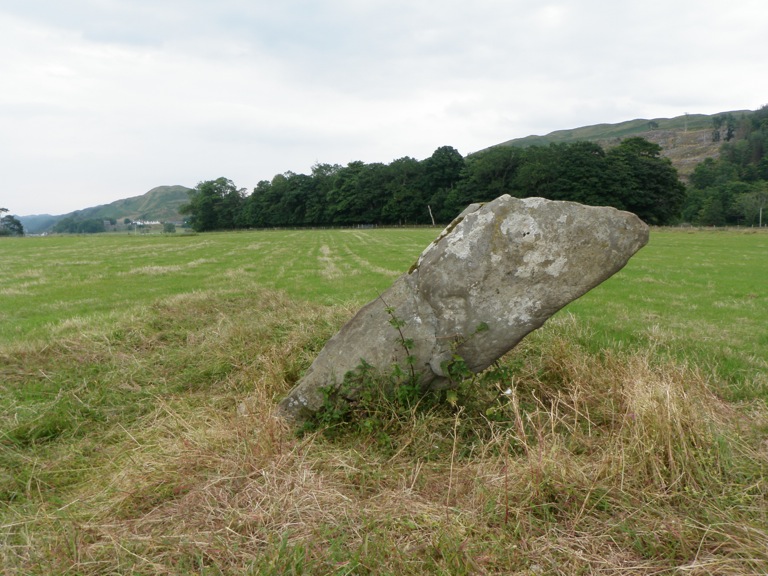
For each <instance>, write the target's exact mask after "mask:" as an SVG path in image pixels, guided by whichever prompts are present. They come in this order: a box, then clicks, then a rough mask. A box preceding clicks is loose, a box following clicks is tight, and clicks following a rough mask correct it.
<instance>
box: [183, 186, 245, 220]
mask: <svg viewBox="0 0 768 576" xmlns="http://www.w3.org/2000/svg"><path fill="white" fill-rule="evenodd" d="M244 204H245V190H240V189H238V188H237V187H236V186H235V184H234V183H233V182H232V181H231V180H227V179H226V178H217V179H216V180H207V181H205V182H200V183H199V184H198V185H197V186H196V187H195V188H194V189H193V190H190V191H189V203H187V204H184V205H183V206H181V207H180V208H179V213H180V214H184V215H189V219H188V220H189V225H190V226H191V227H192V229H193V230H195V231H196V232H205V231H208V230H231V229H234V228H236V227H237V220H238V217H240V215H241V213H242V210H243V207H244Z"/></svg>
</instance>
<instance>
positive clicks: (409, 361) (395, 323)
mask: <svg viewBox="0 0 768 576" xmlns="http://www.w3.org/2000/svg"><path fill="white" fill-rule="evenodd" d="M379 300H381V301H382V302H383V303H384V311H385V312H386V313H387V314H388V315H389V324H390V325H391V326H392V327H393V328H394V329H395V330H397V333H398V334H399V335H400V338H398V340H397V341H398V343H399V344H400V346H402V347H403V350H405V363H406V365H407V367H408V372H409V376H410V380H411V384H414V383H416V368H415V367H414V366H415V364H416V357H415V356H414V355H413V352H412V351H413V347H414V342H413V339H412V338H406V337H405V333H404V332H403V328H405V325H406V322H405V320H403V319H402V318H398V317H397V316H396V315H395V308H394V306H390V305H389V304H387V303H386V301H385V300H384V298H382V296H381V294H379ZM395 369H396V370H397V369H400V368H399V366H398V365H397V364H395ZM400 370H402V369H400Z"/></svg>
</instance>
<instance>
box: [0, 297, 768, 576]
mask: <svg viewBox="0 0 768 576" xmlns="http://www.w3.org/2000/svg"><path fill="white" fill-rule="evenodd" d="M350 313H351V310H349V309H345V308H341V307H336V308H325V307H320V306H310V305H299V304H297V303H296V302H294V301H291V300H289V299H288V298H287V297H285V296H284V295H282V294H280V293H277V292H268V291H260V292H258V293H255V294H253V295H252V298H251V299H250V300H248V301H243V300H242V299H241V298H240V297H238V298H232V299H230V298H228V297H227V295H226V294H223V293H197V294H195V295H188V296H183V297H174V298H170V299H167V300H165V301H164V302H162V303H161V304H159V305H158V306H157V307H156V308H155V310H154V311H153V312H152V313H151V315H150V316H151V317H144V318H141V320H142V322H141V323H140V324H138V323H137V324H135V325H139V326H141V327H140V328H133V329H125V330H123V331H121V332H120V333H119V334H116V333H114V332H113V333H109V334H105V333H101V332H99V331H98V330H95V331H91V332H90V333H89V332H82V333H80V334H76V335H70V336H69V340H68V344H67V346H68V348H67V347H64V348H60V349H58V350H57V354H59V356H58V357H57V358H58V359H57V363H58V365H60V366H68V365H69V364H70V361H71V362H75V363H76V362H77V360H76V359H75V358H69V357H67V354H68V353H70V352H67V350H68V349H69V350H71V354H73V355H75V356H76V358H78V359H80V360H79V361H80V362H81V363H82V362H86V363H91V364H93V365H94V366H96V365H99V363H103V362H106V361H109V362H110V366H111V368H110V370H109V372H108V373H107V372H96V373H95V374H94V375H93V376H92V377H93V378H94V381H95V382H99V381H101V382H105V383H107V384H108V385H109V386H111V387H116V388H117V387H120V386H123V387H127V389H133V390H134V391H135V393H136V394H137V395H139V396H140V397H141V398H143V399H142V400H141V402H143V404H142V406H143V409H142V410H139V411H137V412H136V413H134V414H133V416H132V417H131V418H123V417H120V415H119V414H113V417H111V418H106V419H104V420H102V421H101V422H100V423H99V424H98V425H93V426H91V428H90V429H89V432H88V433H87V434H83V435H78V434H76V433H68V434H62V435H61V436H59V437H57V438H55V439H50V440H48V442H47V443H46V444H44V445H43V444H41V443H39V442H38V443H35V442H31V443H30V444H28V445H26V447H25V448H23V447H20V445H19V444H18V442H16V443H13V442H10V441H8V440H6V441H4V444H3V450H6V451H11V450H15V451H16V453H17V455H18V454H22V455H23V458H21V459H17V460H14V462H16V463H17V464H16V465H18V466H20V467H23V466H25V465H29V459H33V460H34V459H36V461H35V464H34V466H33V467H32V468H33V470H32V471H29V470H28V471H27V472H25V474H27V476H28V477H29V481H28V483H27V485H26V486H25V487H22V488H18V487H17V488H16V489H15V490H16V492H14V494H16V496H15V497H14V498H6V501H5V502H4V503H3V504H2V506H3V516H2V527H1V531H0V565H2V566H3V571H4V573H6V574H94V575H95V574H398V575H403V574H405V575H407V574H414V575H415V574H563V575H571V574H606V575H607V574H627V573H631V574H701V575H703V574H733V575H735V574H758V573H765V572H766V571H768V528H767V527H768V501H767V497H768V486H766V480H765V478H766V474H765V473H766V464H767V463H768V462H767V461H768V454H766V450H765V447H764V446H763V447H762V448H761V445H760V438H759V435H758V434H757V433H756V431H759V430H760V429H761V427H763V429H764V427H765V426H766V412H765V410H763V409H760V408H759V406H754V407H744V406H739V407H735V406H733V405H731V404H728V403H726V402H724V401H722V400H721V399H720V398H718V397H717V396H716V395H714V394H713V392H712V389H713V388H712V382H710V381H709V378H710V376H708V375H707V374H705V373H702V372H701V371H700V370H698V369H696V368H695V367H693V366H687V365H684V364H679V363H674V362H673V361H662V360H659V355H658V354H656V353H655V352H654V351H653V350H637V351H634V352H631V353H619V352H603V353H601V354H594V353H590V352H588V351H586V350H585V349H584V348H582V347H580V346H579V345H578V344H577V343H578V342H579V341H580V340H584V339H588V338H589V335H588V333H587V328H586V327H585V326H583V325H581V324H580V323H579V322H578V321H577V320H575V319H574V318H573V317H570V316H561V317H559V318H557V319H555V320H553V321H551V322H550V323H549V324H548V325H547V326H546V327H545V328H544V329H542V330H541V331H539V332H538V333H536V334H534V335H532V337H531V338H529V339H528V340H527V341H526V342H525V343H524V344H523V345H522V346H521V347H519V348H518V349H517V350H515V351H514V352H513V353H511V354H510V355H508V357H506V358H505V359H504V360H503V361H502V362H501V363H500V364H499V365H498V366H496V367H494V368H492V369H491V370H490V371H489V372H488V373H487V374H486V375H484V376H483V377H481V378H478V379H475V380H473V381H471V382H465V383H464V384H462V386H461V388H460V393H459V401H458V402H457V403H456V404H455V405H453V404H452V403H450V402H442V403H437V404H433V405H431V407H430V408H429V409H420V408H419V407H418V406H417V407H412V408H408V409H402V408H398V407H396V406H393V405H390V404H387V403H386V402H382V403H381V404H379V405H377V406H373V407H371V409H372V410H378V411H379V414H378V419H377V420H376V421H377V422H378V423H379V424H380V425H379V426H378V427H377V428H376V429H370V430H365V429H362V428H355V427H354V426H350V428H349V429H348V430H346V431H345V430H341V431H339V432H338V433H335V434H332V435H329V434H325V433H323V431H318V432H315V433H311V434H307V435H305V436H303V437H299V436H297V434H296V433H295V431H294V430H291V429H289V428H288V427H287V426H286V424H285V423H284V422H283V421H281V420H280V419H279V418H277V417H276V416H275V412H274V409H275V405H276V400H277V399H278V398H279V397H281V395H282V394H284V393H285V392H286V391H287V390H288V389H289V388H290V386H291V385H292V384H293V383H295V381H296V380H297V378H298V377H299V375H300V374H301V372H302V371H303V370H304V369H305V368H306V367H307V366H308V364H309V363H310V362H311V359H312V358H313V357H314V355H315V354H316V352H317V351H318V349H319V347H320V346H322V343H323V342H324V341H325V339H327V338H328V337H329V336H330V334H332V333H333V331H334V329H335V328H336V327H337V326H338V325H339V324H340V323H341V322H342V321H343V319H344V318H346V317H348V316H349V315H350ZM171 319H172V321H171ZM137 320H138V319H137ZM179 327H180V328H179ZM25 354H26V359H27V363H26V364H25V365H26V366H27V369H26V371H25V372H24V373H25V374H26V376H24V377H25V378H26V379H29V378H31V376H30V373H29V370H28V367H29V361H30V358H33V357H34V358H35V359H36V360H35V361H36V362H38V363H39V364H40V366H43V367H44V368H45V370H49V372H46V374H48V376H49V377H51V372H50V371H51V370H53V368H51V367H50V366H48V365H47V364H46V362H50V361H51V359H50V358H49V357H48V356H47V355H46V354H47V352H46V349H45V347H44V346H40V347H38V348H34V346H32V348H29V347H28V348H27V349H26V350H25ZM8 358H9V356H6V359H8ZM211 366H219V367H220V369H219V370H218V371H213V372H209V373H206V374H203V372H204V371H205V370H207V369H209V368H210V367H211ZM12 370H13V366H11V371H9V373H14V374H16V372H12ZM19 371H20V369H19ZM70 374H71V372H70ZM17 378H21V376H17ZM158 382H161V383H162V386H160V385H158ZM96 385H97V384H96V383H94V384H93V386H96ZM141 390H145V391H146V390H148V391H149V400H146V398H144V396H141V394H140V391H141ZM81 395H82V393H81ZM88 401H89V400H88V397H84V398H83V402H88ZM90 401H91V402H94V403H95V400H90ZM5 417H6V422H5V424H6V425H7V424H8V414H6V415H5ZM84 425H85V424H84ZM94 445H98V449H96V448H94ZM88 446H90V447H91V451H90V452H87V450H86V448H87V447H88ZM73 454H78V456H77V457H75V456H73ZM84 454H85V455H84ZM24 458H27V460H26V461H25V460H24ZM25 462H26V464H25ZM35 466H36V467H38V468H39V467H46V466H47V467H53V468H56V467H58V468H57V472H58V473H59V474H60V475H63V474H65V470H66V469H67V468H71V467H73V466H78V467H79V469H78V470H77V471H76V473H74V474H73V473H72V472H71V470H70V472H69V476H68V478H69V480H68V481H67V483H66V484H65V485H64V486H62V487H60V488H57V487H56V486H53V485H52V484H53V483H52V482H50V481H48V482H47V483H45V482H42V481H41V480H40V478H41V477H42V475H41V474H40V472H39V470H37V468H35ZM36 470H37V471H36ZM49 472H50V470H49ZM50 477H51V476H50V474H49V475H48V476H47V478H50Z"/></svg>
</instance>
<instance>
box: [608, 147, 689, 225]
mask: <svg viewBox="0 0 768 576" xmlns="http://www.w3.org/2000/svg"><path fill="white" fill-rule="evenodd" d="M606 158H607V160H608V166H609V169H610V171H611V173H612V174H614V175H615V176H616V180H615V182H614V185H615V186H616V189H614V191H613V195H614V197H615V199H616V201H617V203H615V204H613V203H612V204H610V205H612V206H616V207H617V208H623V209H624V210H628V211H630V212H634V213H635V214H637V215H638V216H639V217H640V218H641V219H642V220H644V221H645V222H647V223H648V224H656V225H658V224H669V223H670V222H673V221H675V220H676V219H677V218H679V216H680V211H681V210H682V208H683V204H684V202H685V196H686V190H685V185H684V184H683V183H682V182H680V179H679V178H678V175H677V170H675V168H674V166H672V162H671V161H670V160H669V159H668V158H662V157H661V146H659V145H658V144H654V143H653V142H649V141H648V140H645V139H644V138H640V137H633V138H627V139H626V140H623V141H622V142H621V144H619V145H618V146H616V147H615V148H612V149H611V150H609V151H608V153H607V154H606Z"/></svg>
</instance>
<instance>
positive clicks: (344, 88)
mask: <svg viewBox="0 0 768 576" xmlns="http://www.w3.org/2000/svg"><path fill="white" fill-rule="evenodd" d="M766 30H768V7H766V4H765V1H764V0H729V1H725V0H664V1H659V0H621V1H619V0H614V1H608V0H561V1H547V0H472V1H469V0H462V1H455V0H314V1H312V0H279V2H278V1H277V0H270V1H269V2H267V1H262V0H216V1H215V2H214V1H213V0H66V1H63V0H0V31H2V33H0V178H2V187H1V188H0V207H4V208H8V210H9V211H10V213H11V214H15V215H19V216H26V215H32V214H45V213H47V214H64V213H68V212H71V211H73V210H78V209H82V208H88V207H91V206H97V205H100V204H108V203H110V202H113V201H115V200H119V199H122V198H129V197H133V196H139V195H141V194H144V193H145V192H147V191H149V190H150V189H152V188H154V187H156V186H161V185H175V184H182V185H185V186H189V187H194V186H196V185H197V184H198V183H199V182H201V181H205V180H212V179H215V178H219V177H222V176H223V177H225V178H228V179H230V180H232V181H233V182H234V183H235V184H236V185H237V186H238V187H239V188H246V189H247V190H249V191H250V190H252V189H253V187H255V186H256V184H257V183H258V182H259V181H260V180H271V179H272V177H273V176H275V175H276V174H282V173H284V172H287V171H291V172H295V173H304V174H309V173H310V172H311V169H312V166H313V165H314V164H316V163H328V164H340V165H342V166H343V165H346V164H348V163H349V162H353V161H357V160H361V161H363V162H366V163H370V162H383V163H389V162H391V161H393V160H395V159H397V158H402V157H404V156H410V157H413V158H416V159H419V160H422V159H424V158H427V157H429V156H430V155H431V154H432V152H434V150H435V149H437V148H439V147H441V146H446V145H448V146H453V147H454V148H456V149H457V150H458V151H459V152H460V153H461V154H463V155H467V154H469V153H471V152H475V151H477V150H481V149H483V148H487V147H488V146H491V145H494V144H498V143H500V142H504V141H507V140H510V139H513V138H520V137H524V136H528V135H530V134H547V133H549V132H552V131H555V130H561V129H568V128H576V127H580V126H586V125H591V124H599V123H615V122H622V121H625V120H632V119H634V118H648V119H651V118H671V117H674V116H679V115H682V114H686V113H690V114H699V113H701V114H716V113H719V112H724V111H729V110H744V109H749V110H756V109H758V108H760V107H761V106H763V105H765V104H768V73H766V71H768V66H767V65H766V57H765V54H766V53H768V34H766Z"/></svg>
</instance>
